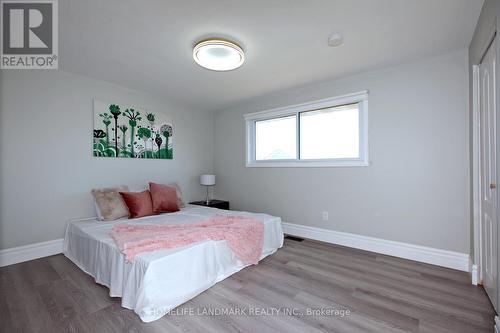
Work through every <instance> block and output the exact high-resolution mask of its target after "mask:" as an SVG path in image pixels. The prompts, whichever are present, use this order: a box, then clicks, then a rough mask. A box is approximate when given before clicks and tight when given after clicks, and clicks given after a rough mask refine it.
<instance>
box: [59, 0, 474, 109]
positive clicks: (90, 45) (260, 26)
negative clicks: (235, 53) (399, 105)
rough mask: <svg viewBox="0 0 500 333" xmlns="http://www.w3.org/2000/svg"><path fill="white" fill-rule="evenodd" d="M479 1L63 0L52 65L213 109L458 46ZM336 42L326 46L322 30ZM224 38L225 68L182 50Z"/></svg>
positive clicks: (466, 34)
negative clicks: (230, 49)
mask: <svg viewBox="0 0 500 333" xmlns="http://www.w3.org/2000/svg"><path fill="white" fill-rule="evenodd" d="M482 3H483V0H323V1H320V0H300V1H299V0H296V1H293V0H266V1H261V0H210V1H209V0H198V1H194V0H183V1H179V0H177V1H173V0H172V1H166V0H148V1H138V0H135V1H131V0H106V1H103V0H85V1H82V0H64V1H59V11H60V13H59V18H60V19H59V34H60V42H59V48H60V57H59V58H60V68H61V69H62V70H65V71H68V72H74V73H80V74H83V75H86V76H90V77H94V78H97V79H101V80H105V81H110V82H113V83H117V84H120V85H123V86H126V87H130V88H134V89H138V90H142V91H147V92H150V93H153V94H160V95H163V96H165V97H168V98H171V99H173V100H174V101H176V102H178V103H183V104H186V105H187V106H189V107H193V108H197V109H203V110H214V109H220V108H225V107H227V106H230V105H233V104H236V103H238V102H241V101H243V100H246V99H249V98H252V97H255V96H259V95H263V94H267V93H270V92H274V91H277V90H282V89H286V88H290V87H295V86H300V85H306V84H309V83H313V82H318V81H325V80H329V79H333V78H338V77H342V76H346V75H350V74H354V73H358V72H362V71H366V70H371V69H376V68H380V67H385V66H390V65H395V64H399V63H405V62H409V61H413V60H416V59H419V58H423V57H428V56H433V55H438V54H442V53H444V52H446V51H449V50H455V49H461V48H465V47H467V46H468V44H469V42H470V40H471V38H472V34H473V31H474V27H475V25H476V22H477V19H478V16H479V13H480V9H481V6H482ZM336 31H339V32H342V33H343V34H344V44H343V45H342V46H340V47H337V48H331V47H328V45H327V40H328V36H329V34H330V33H332V32H336ZM213 36H217V37H225V38H229V39H232V40H234V41H236V42H238V43H239V44H240V45H241V46H242V47H243V48H244V50H245V52H246V62H245V64H244V65H243V66H242V67H241V68H239V69H237V70H235V71H231V72H213V71H208V70H206V69H203V68H201V67H199V66H198V65H196V64H195V62H194V61H193V59H192V47H193V45H194V44H195V42H196V41H198V40H200V39H202V38H206V37H213Z"/></svg>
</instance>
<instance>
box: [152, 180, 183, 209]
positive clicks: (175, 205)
mask: <svg viewBox="0 0 500 333" xmlns="http://www.w3.org/2000/svg"><path fill="white" fill-rule="evenodd" d="M149 190H150V191H151V200H152V201H153V211H154V212H155V213H172V212H177V211H179V202H178V200H177V190H176V189H175V187H172V186H167V185H161V184H155V183H149Z"/></svg>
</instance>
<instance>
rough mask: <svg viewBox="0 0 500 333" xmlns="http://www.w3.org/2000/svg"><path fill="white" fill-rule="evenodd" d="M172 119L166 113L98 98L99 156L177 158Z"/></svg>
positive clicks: (96, 145)
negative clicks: (173, 141) (174, 151)
mask: <svg viewBox="0 0 500 333" xmlns="http://www.w3.org/2000/svg"><path fill="white" fill-rule="evenodd" d="M172 132H173V131H172V122H171V121H169V120H168V117H167V116H166V115H165V114H162V113H159V112H156V113H155V112H151V111H149V110H145V109H141V108H137V107H133V106H126V105H122V104H118V103H106V102H102V101H99V100H94V135H93V144H92V152H93V155H94V156H96V157H122V158H153V159H163V160H165V159H167V160H171V159H173V146H172Z"/></svg>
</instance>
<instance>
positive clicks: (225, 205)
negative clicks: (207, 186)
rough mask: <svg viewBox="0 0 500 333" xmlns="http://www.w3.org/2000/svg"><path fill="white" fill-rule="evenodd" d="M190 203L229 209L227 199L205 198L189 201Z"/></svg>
mask: <svg viewBox="0 0 500 333" xmlns="http://www.w3.org/2000/svg"><path fill="white" fill-rule="evenodd" d="M190 204H191V205H198V206H205V207H212V208H219V209H224V210H229V201H224V200H210V201H209V202H208V205H207V202H206V201H205V200H203V201H193V202H190Z"/></svg>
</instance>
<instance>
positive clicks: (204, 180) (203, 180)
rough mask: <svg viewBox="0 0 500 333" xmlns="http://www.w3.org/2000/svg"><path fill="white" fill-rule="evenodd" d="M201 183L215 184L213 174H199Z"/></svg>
mask: <svg viewBox="0 0 500 333" xmlns="http://www.w3.org/2000/svg"><path fill="white" fill-rule="evenodd" d="M200 184H201V185H207V186H208V185H215V175H201V176H200Z"/></svg>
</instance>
